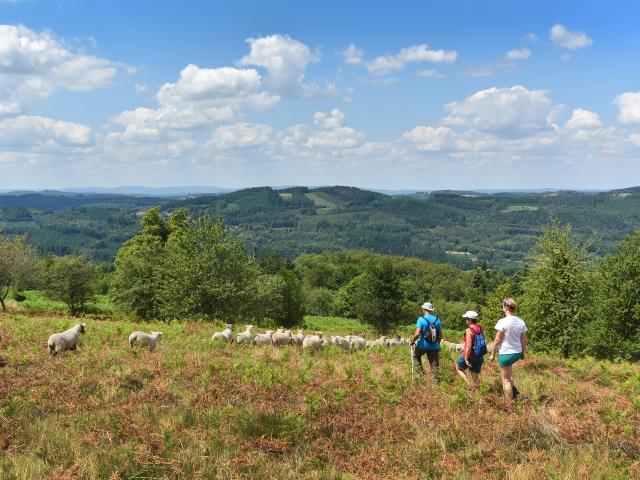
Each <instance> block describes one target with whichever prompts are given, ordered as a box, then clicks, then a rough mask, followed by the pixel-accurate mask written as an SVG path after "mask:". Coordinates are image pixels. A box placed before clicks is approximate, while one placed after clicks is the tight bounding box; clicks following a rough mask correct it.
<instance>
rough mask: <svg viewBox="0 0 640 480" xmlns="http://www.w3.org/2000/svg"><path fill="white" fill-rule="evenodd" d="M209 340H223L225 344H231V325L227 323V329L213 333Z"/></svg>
mask: <svg viewBox="0 0 640 480" xmlns="http://www.w3.org/2000/svg"><path fill="white" fill-rule="evenodd" d="M211 340H224V341H225V342H227V343H231V342H233V325H231V324H230V323H227V328H225V329H224V330H223V331H221V332H216V333H214V334H213V336H212V337H211Z"/></svg>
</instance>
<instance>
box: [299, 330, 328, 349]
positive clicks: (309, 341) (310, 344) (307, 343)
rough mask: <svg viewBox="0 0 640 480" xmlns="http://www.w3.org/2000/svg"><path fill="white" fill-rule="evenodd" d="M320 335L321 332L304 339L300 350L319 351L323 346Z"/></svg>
mask: <svg viewBox="0 0 640 480" xmlns="http://www.w3.org/2000/svg"><path fill="white" fill-rule="evenodd" d="M322 335H323V334H322V332H315V334H314V335H309V336H307V337H304V340H303V341H302V348H303V349H307V350H311V351H312V352H315V351H316V350H320V349H321V348H322V346H323V345H324V340H325V339H323V338H322Z"/></svg>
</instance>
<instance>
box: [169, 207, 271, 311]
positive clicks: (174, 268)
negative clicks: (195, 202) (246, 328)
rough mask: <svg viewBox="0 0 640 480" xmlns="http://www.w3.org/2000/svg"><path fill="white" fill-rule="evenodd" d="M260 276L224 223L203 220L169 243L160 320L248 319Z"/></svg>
mask: <svg viewBox="0 0 640 480" xmlns="http://www.w3.org/2000/svg"><path fill="white" fill-rule="evenodd" d="M258 273H259V270H258V266H257V264H256V262H255V260H254V259H253V258H251V257H249V255H247V251H246V247H245V245H244V243H243V242H242V240H240V239H237V238H233V237H232V236H231V232H230V231H229V229H228V228H226V227H225V226H224V225H223V223H222V221H220V220H219V221H217V222H214V221H213V220H211V218H210V217H208V216H207V217H203V218H200V219H198V220H196V221H194V222H193V223H192V224H190V225H189V226H188V227H187V228H185V229H184V230H183V231H181V232H179V234H173V233H172V234H171V235H170V236H169V239H168V240H167V244H166V247H165V252H164V258H163V261H162V265H161V266H160V272H159V275H160V280H159V281H160V288H159V292H160V293H159V296H158V303H159V307H160V315H161V316H162V317H164V318H166V319H170V318H179V317H182V316H191V315H205V316H207V317H217V318H225V319H233V318H238V317H242V316H246V315H248V314H249V313H251V312H252V309H253V307H254V304H253V303H254V302H253V300H254V289H255V282H256V279H257V277H258Z"/></svg>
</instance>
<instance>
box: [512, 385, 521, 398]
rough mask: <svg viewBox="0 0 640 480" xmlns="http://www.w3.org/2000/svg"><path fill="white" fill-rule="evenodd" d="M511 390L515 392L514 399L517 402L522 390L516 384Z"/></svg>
mask: <svg viewBox="0 0 640 480" xmlns="http://www.w3.org/2000/svg"><path fill="white" fill-rule="evenodd" d="M511 391H512V393H513V401H514V402H515V400H516V398H518V395H520V392H519V391H518V389H517V388H516V386H515V385H514V386H513V387H512V389H511Z"/></svg>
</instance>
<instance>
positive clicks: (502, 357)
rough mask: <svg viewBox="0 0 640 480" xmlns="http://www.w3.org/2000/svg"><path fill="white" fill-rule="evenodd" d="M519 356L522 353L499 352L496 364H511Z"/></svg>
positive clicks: (504, 365)
mask: <svg viewBox="0 0 640 480" xmlns="http://www.w3.org/2000/svg"><path fill="white" fill-rule="evenodd" d="M521 356H522V353H504V354H502V353H499V354H498V365H500V366H501V367H510V366H511V365H513V364H514V363H516V362H517V361H518V360H520V357H521Z"/></svg>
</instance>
